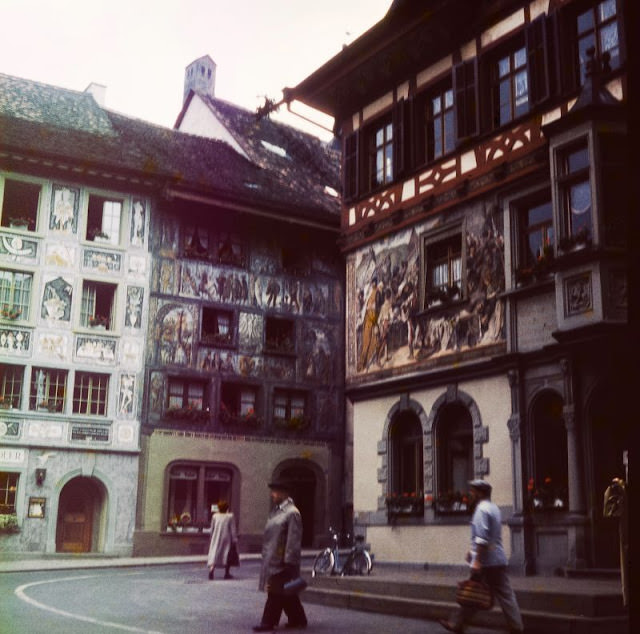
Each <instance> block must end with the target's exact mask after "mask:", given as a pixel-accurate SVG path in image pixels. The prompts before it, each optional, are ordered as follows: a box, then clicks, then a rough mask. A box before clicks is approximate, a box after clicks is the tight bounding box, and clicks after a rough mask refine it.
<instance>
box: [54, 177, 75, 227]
mask: <svg viewBox="0 0 640 634" xmlns="http://www.w3.org/2000/svg"><path fill="white" fill-rule="evenodd" d="M78 197H79V191H78V190H77V189H73V188H71V187H61V186H58V185H54V187H53V201H52V204H51V217H50V220H49V228H50V229H56V230H58V231H64V232H66V233H75V232H76V225H77V220H76V218H77V213H78V209H77V207H78Z"/></svg>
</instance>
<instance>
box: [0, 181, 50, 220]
mask: <svg viewBox="0 0 640 634" xmlns="http://www.w3.org/2000/svg"><path fill="white" fill-rule="evenodd" d="M41 190H42V187H41V186H40V185H36V184H34V183H26V182H24V181H17V180H13V179H9V178H6V179H5V180H4V187H3V188H2V190H0V192H1V195H2V219H1V222H0V225H1V226H3V227H13V228H15V229H22V230H24V231H35V230H36V224H37V221H38V206H39V204H40V192H41Z"/></svg>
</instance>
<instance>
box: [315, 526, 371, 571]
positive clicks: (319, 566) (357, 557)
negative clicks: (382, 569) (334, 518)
mask: <svg viewBox="0 0 640 634" xmlns="http://www.w3.org/2000/svg"><path fill="white" fill-rule="evenodd" d="M329 533H330V534H331V539H332V541H333V547H329V546H327V548H325V549H324V550H321V551H320V552H319V553H318V555H317V556H316V558H315V560H314V562H313V568H312V569H311V576H312V577H316V576H328V575H340V576H341V577H344V576H346V575H368V574H369V573H370V572H371V568H372V566H373V561H372V559H371V555H370V554H369V552H368V551H367V547H366V545H365V543H364V537H363V536H362V535H356V538H355V540H354V544H353V546H352V547H351V550H350V551H349V553H348V554H347V555H346V558H345V560H344V563H343V564H342V566H341V565H340V551H339V548H338V541H339V540H340V536H339V535H338V533H337V532H336V531H334V530H333V528H331V527H329Z"/></svg>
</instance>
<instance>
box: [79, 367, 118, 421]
mask: <svg viewBox="0 0 640 634" xmlns="http://www.w3.org/2000/svg"><path fill="white" fill-rule="evenodd" d="M108 396H109V375H108V374H98V373H94V372H76V376H75V382H74V385H73V413H74V414H85V415H89V414H93V415H97V416H105V415H106V413H107V398H108Z"/></svg>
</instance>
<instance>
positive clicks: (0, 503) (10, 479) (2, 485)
mask: <svg viewBox="0 0 640 634" xmlns="http://www.w3.org/2000/svg"><path fill="white" fill-rule="evenodd" d="M19 479H20V474H18V473H13V472H11V471H0V515H14V514H15V512H16V492H17V491H18V481H19Z"/></svg>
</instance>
